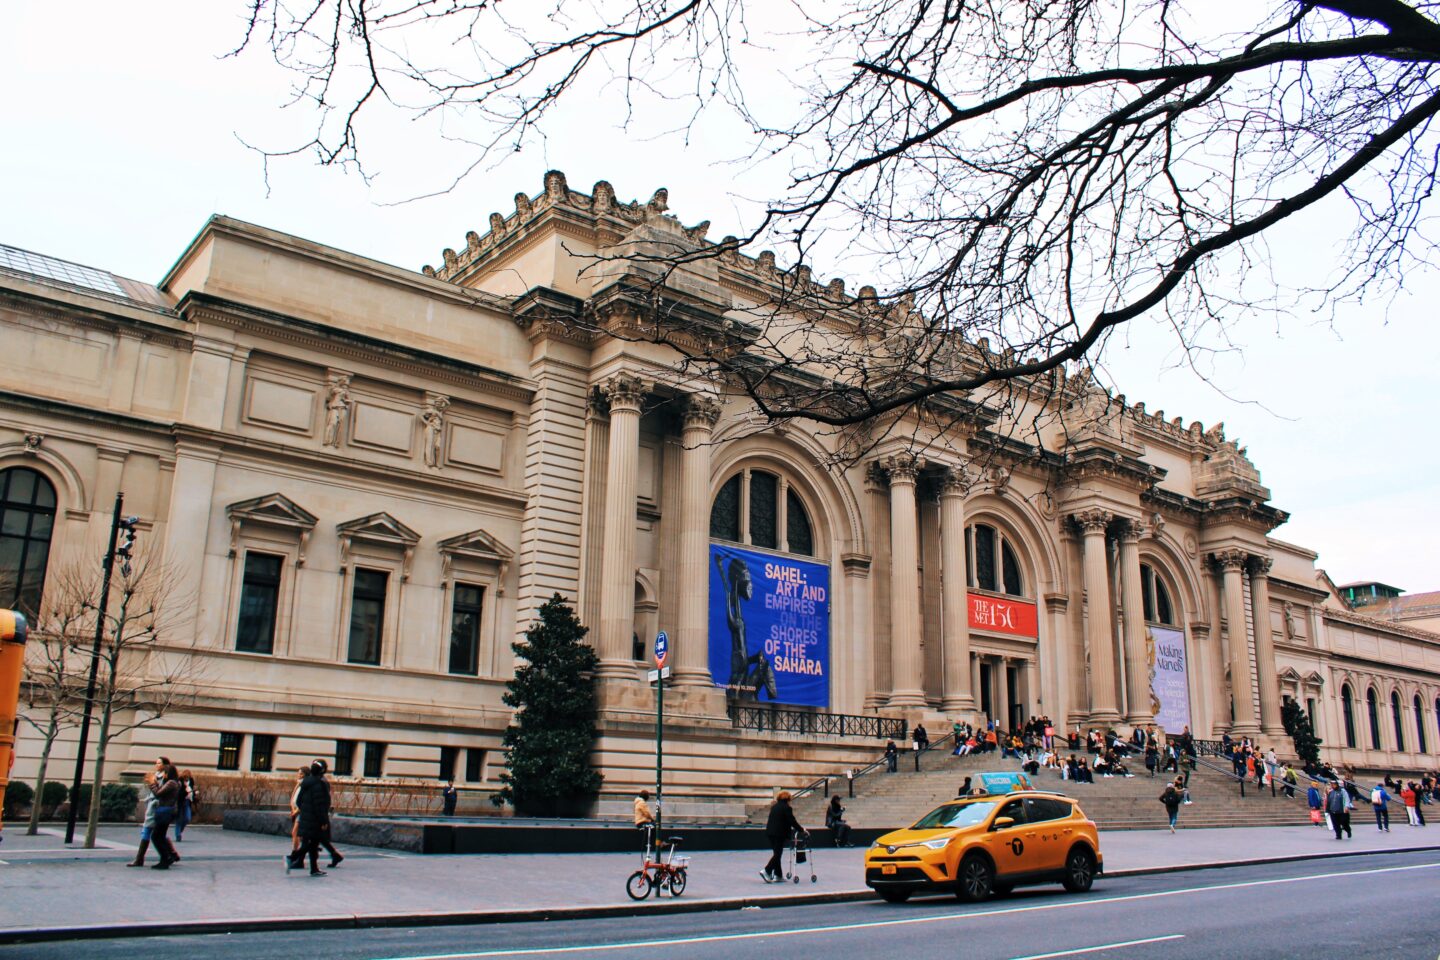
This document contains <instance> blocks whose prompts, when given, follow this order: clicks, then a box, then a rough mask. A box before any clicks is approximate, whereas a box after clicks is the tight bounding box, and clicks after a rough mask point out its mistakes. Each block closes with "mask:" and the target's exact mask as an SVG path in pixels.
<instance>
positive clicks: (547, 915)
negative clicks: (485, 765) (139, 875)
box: [0, 844, 1440, 945]
mask: <svg viewBox="0 0 1440 960" xmlns="http://www.w3.org/2000/svg"><path fill="white" fill-rule="evenodd" d="M1432 850H1440V845H1436V844H1431V845H1426V846H1415V847H1396V848H1390V849H1385V850H1337V851H1336V852H1334V853H1323V854H1308V855H1306V854H1292V855H1286V856H1280V857H1253V858H1249V859H1245V860H1224V861H1213V862H1210V863H1191V864H1177V865H1174V866H1163V867H1137V868H1134V869H1131V870H1111V871H1106V872H1105V873H1104V874H1103V875H1104V876H1105V877H1144V876H1152V875H1160V874H1167V873H1188V872H1191V871H1196V870H1222V869H1225V868H1227V867H1250V866H1263V865H1265V864H1274V863H1295V862H1298V861H1301V860H1329V859H1336V858H1341V857H1371V856H1384V855H1388V854H1397V853H1424V852H1427V851H1432ZM874 899H877V898H876V895H875V894H874V893H873V892H872V891H870V890H839V891H835V892H833V893H802V894H794V895H790V896H773V897H724V898H720V899H713V900H670V901H667V902H660V901H657V902H655V903H652V904H647V905H644V906H642V905H639V904H613V905H602V906H585V907H537V908H533V909H525V910H458V911H426V912H411V913H365V914H358V913H356V914H351V913H338V914H328V915H321V916H308V917H247V918H242V919H230V920H178V921H147V922H141V923H126V924H94V925H90V926H72V927H36V928H32V929H26V930H0V945H8V944H17V943H45V942H53V941H58V940H108V939H119V938H129V937H165V936H182V935H184V936H195V935H202V936H203V935H205V934H218V933H269V932H276V931H285V930H363V929H367V928H379V927H448V926H465V925H470V924H487V923H533V922H537V921H542V920H599V919H607V918H613V917H636V916H647V915H649V914H657V913H658V914H676V913H706V912H714V911H720V910H743V909H746V908H749V907H756V908H760V909H767V908H778V907H803V906H814V905H816V904H823V903H859V902H861V901H865V900H874Z"/></svg>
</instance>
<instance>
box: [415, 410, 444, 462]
mask: <svg viewBox="0 0 1440 960" xmlns="http://www.w3.org/2000/svg"><path fill="white" fill-rule="evenodd" d="M449 406H450V398H449V397H446V396H443V395H441V394H438V393H429V394H426V395H425V409H424V410H422V411H421V412H420V425H421V427H422V428H423V430H424V431H425V443H424V448H423V449H424V452H425V466H427V467H439V466H440V457H441V447H442V446H443V444H444V442H445V410H446V409H447V408H448V407H449Z"/></svg>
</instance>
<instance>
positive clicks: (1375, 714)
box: [1365, 687, 1380, 750]
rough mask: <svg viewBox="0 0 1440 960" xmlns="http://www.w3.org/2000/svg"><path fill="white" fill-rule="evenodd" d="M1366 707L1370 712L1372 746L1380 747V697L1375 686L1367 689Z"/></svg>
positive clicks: (1373, 747) (1377, 748)
mask: <svg viewBox="0 0 1440 960" xmlns="http://www.w3.org/2000/svg"><path fill="white" fill-rule="evenodd" d="M1365 707H1366V709H1367V710H1368V711H1369V713H1370V746H1371V748H1372V749H1375V750H1379V749H1380V698H1379V697H1378V696H1376V695H1375V688H1374V687H1371V688H1370V689H1369V690H1367V691H1365Z"/></svg>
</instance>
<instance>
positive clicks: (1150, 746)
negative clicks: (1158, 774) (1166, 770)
mask: <svg viewBox="0 0 1440 960" xmlns="http://www.w3.org/2000/svg"><path fill="white" fill-rule="evenodd" d="M1159 762H1160V752H1159V751H1158V750H1156V749H1155V741H1153V740H1151V741H1150V742H1149V743H1147V744H1145V769H1146V770H1147V771H1149V773H1150V776H1152V777H1153V776H1155V768H1156V767H1157V766H1158V765H1159Z"/></svg>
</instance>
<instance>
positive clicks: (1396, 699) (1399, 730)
mask: <svg viewBox="0 0 1440 960" xmlns="http://www.w3.org/2000/svg"><path fill="white" fill-rule="evenodd" d="M1390 720H1391V722H1392V723H1393V724H1394V726H1395V749H1396V750H1404V749H1405V718H1404V716H1403V712H1402V711H1401V709H1400V691H1398V690H1392V691H1390Z"/></svg>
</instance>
